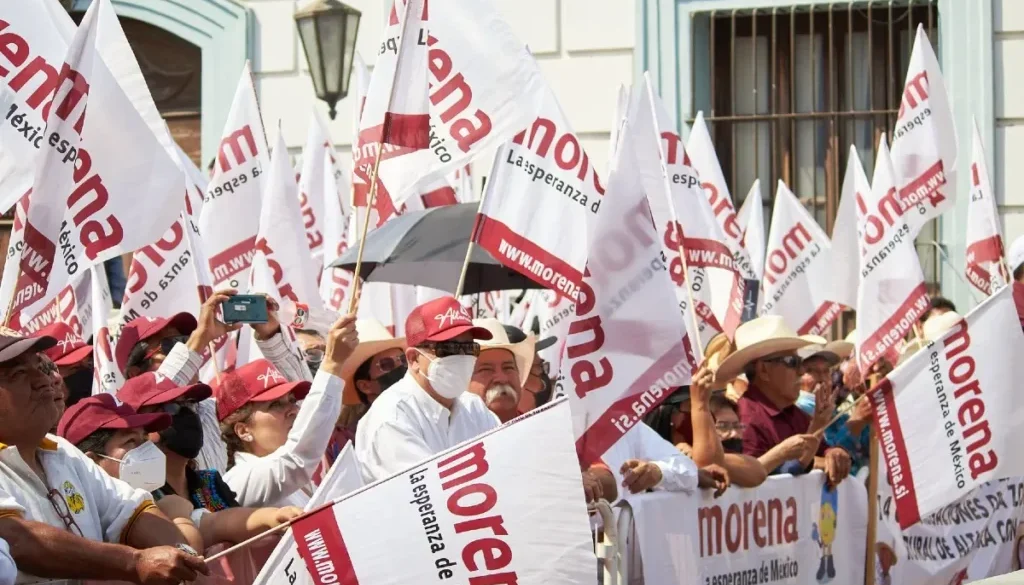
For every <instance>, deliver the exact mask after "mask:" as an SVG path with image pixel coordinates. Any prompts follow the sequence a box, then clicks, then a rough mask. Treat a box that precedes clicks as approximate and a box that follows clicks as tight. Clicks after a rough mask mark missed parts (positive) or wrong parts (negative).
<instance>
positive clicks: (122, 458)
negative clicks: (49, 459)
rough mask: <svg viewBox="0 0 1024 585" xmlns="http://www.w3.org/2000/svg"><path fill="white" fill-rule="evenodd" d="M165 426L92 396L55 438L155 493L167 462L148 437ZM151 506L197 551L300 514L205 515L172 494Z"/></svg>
mask: <svg viewBox="0 0 1024 585" xmlns="http://www.w3.org/2000/svg"><path fill="white" fill-rule="evenodd" d="M171 424H172V417H171V416H170V415H168V414H167V413H164V412H154V413H148V414H139V413H137V412H136V411H135V410H134V409H133V408H132V407H130V406H128V405H127V404H120V405H119V404H117V402H116V401H115V400H114V398H113V396H111V395H109V394H98V395H96V396H92V397H89V398H85V399H83V400H81V401H79V402H78V404H76V405H75V406H72V407H71V408H69V409H68V410H67V412H65V413H64V416H63V417H62V418H61V421H60V424H59V425H58V431H59V432H58V434H59V435H60V436H62V437H64V438H65V439H67V440H68V441H69V442H70V443H72V444H74V445H75V446H76V447H77V448H78V449H79V450H80V451H82V452H83V453H85V455H86V456H87V457H89V458H90V459H92V460H93V461H95V462H96V464H97V465H99V466H100V468H102V469H103V470H104V471H105V472H107V474H108V475H110V476H111V477H114V478H117V479H120V480H122V481H124V482H126V483H128V484H129V485H130V486H132V487H134V488H138V489H142V490H146V491H155V490H158V489H160V488H161V486H163V485H164V484H165V481H166V476H167V458H166V456H165V455H164V453H163V451H161V450H160V448H159V447H157V446H156V444H154V443H153V442H151V441H149V440H148V436H149V435H153V436H155V435H159V434H160V433H162V432H164V431H166V430H167V429H169V428H170V426H171ZM232 499H233V498H232ZM157 506H158V507H159V508H160V511H162V512H163V513H164V514H165V515H166V516H168V517H169V518H171V519H172V520H173V521H174V524H175V525H176V526H177V527H178V530H180V531H181V533H182V535H183V536H185V538H186V540H188V542H189V545H190V546H192V547H193V548H194V549H196V550H198V551H201V550H203V549H204V548H205V545H208V544H215V543H220V542H241V541H243V540H245V539H247V538H250V537H251V536H255V535H257V534H259V533H261V532H263V531H265V530H268V529H270V528H274V527H276V526H278V525H280V524H281V523H283V522H286V521H288V520H289V519H291V518H294V517H295V516H297V515H298V514H300V513H301V510H299V509H297V508H281V509H278V508H263V509H250V508H240V507H237V506H235V507H231V508H224V509H222V510H221V511H218V512H216V513H207V510H206V509H195V508H194V506H193V504H192V503H191V502H189V501H188V500H186V499H184V498H182V497H180V496H175V495H166V496H164V497H162V498H160V499H159V500H158V501H157Z"/></svg>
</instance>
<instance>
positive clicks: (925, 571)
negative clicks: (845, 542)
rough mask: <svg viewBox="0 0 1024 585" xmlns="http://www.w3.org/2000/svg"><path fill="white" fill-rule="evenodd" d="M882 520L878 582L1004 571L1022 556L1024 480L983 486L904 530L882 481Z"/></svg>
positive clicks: (913, 583)
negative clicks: (1020, 530) (1016, 558)
mask: <svg viewBox="0 0 1024 585" xmlns="http://www.w3.org/2000/svg"><path fill="white" fill-rule="evenodd" d="M883 477H884V476H883ZM878 519H879V521H878V533H877V536H876V541H875V543H874V549H875V585H932V584H935V583H938V584H941V585H946V584H947V583H948V584H950V585H960V584H961V583H968V582H971V581H974V580H976V579H981V578H984V577H992V576H995V575H1002V574H1005V573H1009V572H1010V571H1012V570H1013V566H1014V557H1016V556H1017V554H1018V549H1017V538H1018V534H1019V526H1020V522H1021V521H1022V520H1024V478H1020V477H1014V478H1009V479H1002V480H998V481H990V482H987V483H985V484H982V485H980V486H978V487H977V488H975V489H974V490H972V491H971V492H970V493H968V494H966V495H965V496H964V497H962V498H960V499H959V500H957V501H955V502H953V503H951V504H949V505H947V506H943V507H942V508H940V509H939V510H937V511H935V512H934V513H933V514H929V515H928V516H925V517H924V518H922V519H921V521H920V522H918V523H917V524H914V525H913V526H911V527H909V528H907V529H905V530H902V531H901V530H900V529H899V527H898V526H896V506H894V505H893V495H892V488H891V487H890V486H889V485H888V483H887V482H885V481H881V482H880V483H879V486H878Z"/></svg>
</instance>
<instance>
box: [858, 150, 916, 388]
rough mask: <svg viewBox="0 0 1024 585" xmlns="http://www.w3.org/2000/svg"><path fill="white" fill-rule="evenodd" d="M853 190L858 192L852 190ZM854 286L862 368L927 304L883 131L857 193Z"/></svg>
mask: <svg viewBox="0 0 1024 585" xmlns="http://www.w3.org/2000/svg"><path fill="white" fill-rule="evenodd" d="M858 195H860V194H859V193H858ZM857 208H858V218H857V222H858V226H857V231H858V232H859V233H860V249H861V251H862V255H861V259H860V274H861V278H860V286H859V287H858V289H857V332H858V339H857V359H858V361H859V365H860V369H861V371H862V372H864V373H865V374H867V372H868V370H869V369H870V368H871V365H872V364H873V363H875V362H876V361H877V360H878V359H879V358H880V357H882V356H885V355H887V354H889V355H891V352H892V350H894V349H895V348H896V345H897V343H899V342H900V341H902V340H903V338H904V337H906V335H907V334H908V333H910V330H911V328H912V327H913V325H914V323H915V322H916V321H917V320H918V319H919V318H920V317H921V315H923V314H924V312H925V311H926V310H928V292H927V290H926V289H925V285H924V276H923V275H922V274H921V264H920V261H919V260H918V258H917V251H916V250H915V248H914V239H913V238H914V236H913V234H912V233H911V231H910V227H909V226H907V224H906V220H905V217H904V216H902V215H901V214H900V204H899V199H898V197H897V194H896V184H895V176H894V174H893V171H892V162H891V161H890V159H889V148H888V147H887V146H886V142H885V135H884V134H883V135H882V137H881V138H880V139H879V143H878V157H877V159H875V173H874V176H873V177H872V180H871V191H870V192H869V193H868V194H866V197H863V198H862V197H858V198H857Z"/></svg>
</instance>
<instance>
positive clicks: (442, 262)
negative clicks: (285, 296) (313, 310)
mask: <svg viewBox="0 0 1024 585" xmlns="http://www.w3.org/2000/svg"><path fill="white" fill-rule="evenodd" d="M476 212H477V204H476V203H461V204H458V205H446V206H444V207H434V208H432V209H426V210H422V211H413V212H409V213H405V214H402V215H399V216H397V217H393V218H391V219H389V220H388V221H387V222H385V223H384V225H382V226H381V227H380V228H378V229H376V230H374V231H373V232H371V233H370V235H369V236H368V237H367V238H366V245H365V247H364V250H363V264H362V266H361V267H360V269H359V273H360V274H359V275H360V276H361V277H362V278H363V279H364V280H365V281H366V282H391V283H395V284H417V285H420V286H429V287H431V288H436V289H440V290H446V291H449V292H452V293H454V292H455V287H456V286H458V284H459V274H460V273H461V272H462V263H463V262H464V261H465V259H466V247H467V246H469V238H470V234H471V233H472V232H473V225H474V223H475V221H476ZM358 254H359V245H358V244H356V245H354V246H352V247H350V248H349V249H348V251H346V252H345V254H344V255H342V257H341V258H338V259H337V260H335V261H334V262H332V263H331V266H332V267H335V268H343V269H345V270H349V271H355V269H356V257H357V256H358ZM523 288H542V287H541V286H540V285H539V284H537V283H536V282H534V281H533V280H531V279H529V278H526V277H525V276H523V275H522V274H520V273H519V272H516V271H515V270H512V269H511V268H508V267H506V266H504V265H503V264H501V263H500V262H498V261H497V260H495V259H494V257H493V256H491V255H490V253H488V252H487V251H486V250H484V249H483V248H481V247H480V246H473V254H472V256H470V258H469V271H468V272H467V273H466V283H465V285H464V290H463V291H462V294H474V293H479V292H488V291H494V290H510V289H523Z"/></svg>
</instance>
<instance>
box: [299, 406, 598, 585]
mask: <svg viewBox="0 0 1024 585" xmlns="http://www.w3.org/2000/svg"><path fill="white" fill-rule="evenodd" d="M569 418H570V417H569V406H568V404H567V403H566V402H565V401H559V402H557V403H554V404H551V405H549V406H546V407H541V408H539V409H537V410H534V411H532V412H530V413H529V414H527V415H525V416H523V417H520V418H518V419H516V420H514V421H512V422H510V423H509V424H506V425H504V426H502V427H499V428H498V429H496V430H494V431H491V432H489V433H487V434H484V435H483V436H481V437H479V438H477V439H474V440H471V441H469V442H466V443H463V444H461V445H459V446H457V447H454V448H452V449H449V450H447V451H445V452H443V453H439V454H437V455H435V456H433V457H431V458H430V459H428V460H427V461H424V462H422V463H420V464H419V465H417V466H415V467H413V468H412V469H409V470H407V471H405V472H403V473H401V474H399V475H396V476H393V477H390V478H388V479H384V480H382V481H379V482H377V483H375V484H373V485H371V486H369V487H367V488H363V489H362V490H360V491H357V492H355V493H353V494H351V495H349V496H347V497H345V498H343V499H341V501H339V502H338V503H336V504H335V505H334V506H333V507H332V508H327V509H325V510H323V511H321V512H319V513H317V514H313V515H311V516H309V517H308V518H305V519H303V520H299V521H298V522H296V523H295V524H294V525H292V534H293V538H294V539H295V542H296V543H297V544H298V548H299V553H300V555H301V556H302V558H303V560H304V561H305V570H306V571H307V572H308V573H309V575H310V576H311V578H312V582H313V583H314V584H316V585H329V584H332V583H337V582H341V583H367V584H369V583H423V582H432V581H435V580H438V581H440V582H451V583H480V584H483V583H491V584H494V585H498V584H503V583H504V584H511V583H518V584H520V585H546V584H548V583H581V584H582V583H593V582H595V580H596V578H597V575H596V571H595V569H596V563H595V559H594V552H593V542H592V540H591V533H590V527H589V523H588V521H587V511H586V506H585V503H584V499H583V488H582V485H581V483H580V471H579V463H578V462H577V460H576V453H575V452H574V450H573V444H572V435H571V434H570V432H569V424H570V423H569ZM522 453H530V457H521V456H518V455H517V454H522ZM384 517H386V518H387V529H382V526H381V522H380V520H381V518H384ZM395 551H401V562H396V558H395ZM300 570H301V569H300Z"/></svg>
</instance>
